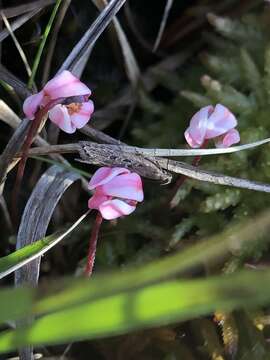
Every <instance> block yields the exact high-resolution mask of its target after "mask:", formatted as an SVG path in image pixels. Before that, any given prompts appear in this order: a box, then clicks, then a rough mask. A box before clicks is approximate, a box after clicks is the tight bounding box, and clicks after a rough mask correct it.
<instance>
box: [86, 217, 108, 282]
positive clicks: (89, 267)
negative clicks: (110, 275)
mask: <svg viewBox="0 0 270 360" xmlns="http://www.w3.org/2000/svg"><path fill="white" fill-rule="evenodd" d="M102 220H103V218H102V216H101V214H100V213H99V212H98V214H97V216H96V220H95V223H94V227H93V229H92V233H91V238H90V241H89V248H88V255H87V263H86V267H85V270H84V274H85V276H87V277H90V276H91V275H92V272H93V267H94V263H95V258H96V249H97V240H98V234H99V230H100V226H101V224H102Z"/></svg>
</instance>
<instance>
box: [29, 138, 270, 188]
mask: <svg viewBox="0 0 270 360" xmlns="http://www.w3.org/2000/svg"><path fill="white" fill-rule="evenodd" d="M126 148H128V147H127V146H115V145H105V144H97V143H92V142H87V141H82V142H79V143H78V144H66V145H54V146H49V147H40V148H34V149H31V150H30V152H29V155H47V154H52V153H53V152H57V153H78V152H79V154H80V157H81V160H82V162H86V163H89V164H95V165H99V166H121V167H126V168H128V169H130V170H133V171H135V172H137V173H138V174H140V175H141V176H143V177H146V178H149V179H152V180H159V181H164V182H166V183H169V182H170V181H171V176H170V174H169V173H168V171H169V172H172V173H176V174H182V175H185V176H187V177H190V178H193V179H196V180H200V181H207V182H211V183H214V184H218V185H227V186H233V187H237V188H243V189H250V190H255V191H262V192H267V193H270V185H268V184H264V183H260V182H256V181H250V180H247V179H241V178H236V177H231V176H227V175H223V174H217V173H215V172H211V171H205V170H201V169H199V168H197V167H194V166H191V165H188V164H186V163H183V162H179V161H174V160H170V159H163V158H160V157H150V158H147V157H143V156H142V155H141V154H140V153H136V152H135V153H134V152H133V153H129V152H125V151H123V149H126Z"/></svg>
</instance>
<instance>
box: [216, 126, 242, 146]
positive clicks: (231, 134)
mask: <svg viewBox="0 0 270 360" xmlns="http://www.w3.org/2000/svg"><path fill="white" fill-rule="evenodd" d="M239 141H240V134H239V132H238V131H237V130H236V129H231V130H229V131H228V132H227V133H226V134H224V135H222V136H219V137H218V138H217V140H216V141H215V145H216V147H217V148H227V147H230V146H231V145H233V144H237V143H238V142H239Z"/></svg>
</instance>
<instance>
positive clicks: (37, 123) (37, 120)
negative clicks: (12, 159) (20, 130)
mask: <svg viewBox="0 0 270 360" xmlns="http://www.w3.org/2000/svg"><path fill="white" fill-rule="evenodd" d="M61 101H62V98H59V99H56V100H52V101H50V102H49V103H48V104H47V105H46V106H45V107H44V108H41V109H39V111H38V112H37V113H36V116H35V119H34V120H33V121H32V123H31V126H30V129H29V131H28V133H27V135H26V139H25V142H24V144H23V146H22V151H21V154H22V155H21V160H20V162H19V165H18V170H17V175H16V180H15V185H14V191H13V193H12V214H13V218H14V220H15V222H16V219H17V213H18V211H17V199H18V195H19V191H20V187H21V183H22V179H23V174H24V169H25V165H26V161H27V157H28V153H29V149H30V147H31V144H32V142H33V139H34V137H35V136H36V134H37V132H38V129H39V127H40V124H41V122H42V120H43V118H44V116H46V114H47V112H48V111H49V110H50V109H51V108H52V107H53V106H55V105H57V104H59V103H60V102H61Z"/></svg>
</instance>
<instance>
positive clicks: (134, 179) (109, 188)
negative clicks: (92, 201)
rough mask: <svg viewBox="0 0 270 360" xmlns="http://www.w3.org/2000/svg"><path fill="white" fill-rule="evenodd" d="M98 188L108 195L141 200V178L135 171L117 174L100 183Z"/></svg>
mask: <svg viewBox="0 0 270 360" xmlns="http://www.w3.org/2000/svg"><path fill="white" fill-rule="evenodd" d="M100 189H101V191H102V192H103V194H106V195H109V196H115V197H119V198H122V199H129V200H136V201H143V189H142V180H141V177H140V176H139V175H138V174H136V173H130V174H121V175H118V176H116V177H114V178H113V179H111V180H110V181H109V182H107V183H105V184H104V185H101V187H100Z"/></svg>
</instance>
